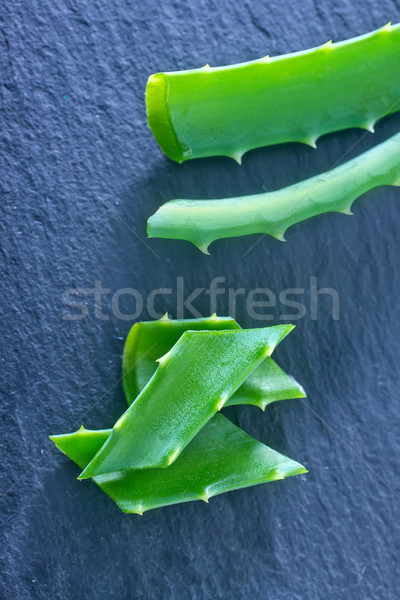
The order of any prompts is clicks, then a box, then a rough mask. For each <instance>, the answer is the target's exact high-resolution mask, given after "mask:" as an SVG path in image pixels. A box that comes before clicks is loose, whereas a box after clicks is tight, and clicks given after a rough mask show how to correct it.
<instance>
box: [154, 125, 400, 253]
mask: <svg viewBox="0 0 400 600" xmlns="http://www.w3.org/2000/svg"><path fill="white" fill-rule="evenodd" d="M380 185H395V186H398V185H400V133H398V134H396V135H394V136H393V137H391V138H390V139H388V140H386V141H385V142H383V143H382V144H379V145H378V146H375V147H374V148H372V149H371V150H368V151H367V152H364V153H363V154H361V155H360V156H357V157H356V158H353V159H352V160H350V161H348V162H347V163H344V164H343V165H340V166H338V167H336V168H334V169H332V170H330V171H327V172H326V173H322V174H321V175H316V176H315V177H311V178H310V179H306V180H304V181H300V182H299V183H296V184H294V185H290V186H288V187H286V188H282V189H280V190H277V191H275V192H266V193H262V194H254V195H252V196H239V197H236V198H224V199H222V200H171V201H170V202H167V203H166V204H164V205H163V206H161V208H159V210H158V211H157V212H156V213H155V214H154V215H153V216H152V217H150V219H149V221H148V227H147V233H148V236H149V237H162V238H171V239H181V240H187V241H189V242H192V243H193V244H194V245H195V246H197V247H198V248H199V249H200V250H201V251H202V252H204V253H206V254H208V246H209V245H210V244H211V243H212V242H213V241H215V240H218V239H222V238H229V237H234V236H241V235H248V234H253V233H265V234H269V235H271V236H273V237H275V238H277V239H279V240H282V241H284V233H285V231H286V229H287V228H288V227H290V226H291V225H294V224H295V223H299V222H301V221H304V220H305V219H308V218H310V217H314V216H316V215H320V214H322V213H325V212H341V213H344V214H346V215H351V214H352V213H351V210H350V207H351V205H352V204H353V202H354V200H356V199H357V198H358V197H359V196H361V195H362V194H364V193H365V192H367V191H368V190H371V189H372V188H375V187H378V186H380Z"/></svg>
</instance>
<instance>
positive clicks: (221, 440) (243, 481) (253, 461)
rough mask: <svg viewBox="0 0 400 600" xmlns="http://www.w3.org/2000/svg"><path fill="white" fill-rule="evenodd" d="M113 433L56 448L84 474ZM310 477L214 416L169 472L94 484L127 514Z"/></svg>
mask: <svg viewBox="0 0 400 600" xmlns="http://www.w3.org/2000/svg"><path fill="white" fill-rule="evenodd" d="M111 431H112V430H111V429H105V430H102V431H89V430H87V429H84V428H83V427H82V428H81V429H79V431H76V432H75V433H67V434H65V435H55V436H52V437H51V439H52V440H53V442H54V443H55V444H56V446H57V447H58V448H59V449H60V450H61V451H62V452H64V453H65V454H66V455H67V456H69V458H71V460H73V461H74V462H75V463H76V464H77V465H78V466H79V467H80V468H81V469H85V467H86V466H87V465H88V464H89V462H90V461H91V459H92V458H93V457H94V455H95V454H96V452H98V451H99V450H100V448H101V447H102V445H103V444H104V443H105V442H106V440H107V439H108V438H109V436H110V434H111ZM301 473H307V470H306V469H305V468H304V467H303V466H302V465H300V464H299V463H297V462H295V461H293V460H291V459H290V458H287V457H286V456H283V455H282V454H279V453H278V452H275V451H274V450H272V449H271V448H268V447H267V446H265V445H264V444H262V443H261V442H258V441H257V440H255V439H253V438H251V437H250V436H249V435H247V433H245V432H244V431H242V430H241V429H239V428H238V427H236V426H235V425H233V423H231V422H230V421H229V420H228V419H226V418H225V417H224V416H223V415H221V414H218V415H215V416H214V417H213V418H212V419H211V420H210V421H209V422H208V423H207V424H206V425H205V426H204V427H203V429H202V430H201V431H200V432H199V433H198V435H196V437H195V438H194V439H193V440H192V442H191V443H190V444H189V445H188V446H187V447H186V448H185V449H184V450H183V452H182V454H181V455H180V456H179V458H178V459H177V460H176V461H175V462H174V463H173V464H172V465H171V466H170V467H168V469H140V470H125V471H120V472H118V473H110V474H106V475H99V476H97V477H94V478H93V481H94V482H95V483H97V485H98V486H99V487H100V488H101V489H102V490H103V491H104V492H105V493H106V494H108V496H110V497H111V498H112V499H113V500H114V502H115V503H116V504H117V505H118V506H119V507H120V508H121V509H122V510H123V511H124V512H126V513H137V514H143V512H144V511H147V510H150V509H153V508H158V507H161V506H167V505H169V504H177V503H179V502H188V501H190V500H204V501H206V502H208V499H209V498H211V496H216V495H217V494H222V493H223V492H228V491H231V490H235V489H239V488H243V487H246V486H250V485H256V484H259V483H266V482H268V481H276V480H278V479H284V478H286V477H290V476H292V475H299V474H301Z"/></svg>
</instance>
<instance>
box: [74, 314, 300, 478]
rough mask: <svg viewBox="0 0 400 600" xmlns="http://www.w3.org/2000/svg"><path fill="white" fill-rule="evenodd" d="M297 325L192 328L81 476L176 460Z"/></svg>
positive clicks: (151, 465)
mask: <svg viewBox="0 0 400 600" xmlns="http://www.w3.org/2000/svg"><path fill="white" fill-rule="evenodd" d="M292 329H293V326H292V325H278V326H276V327H266V328H263V329H240V330H237V331H186V332H185V333H184V334H183V335H182V336H181V338H180V339H179V341H178V342H177V343H176V344H175V345H174V346H173V348H172V349H171V350H170V351H169V352H168V354H166V355H165V356H163V357H162V358H161V359H159V366H158V368H157V371H156V373H155V374H154V376H153V377H152V379H151V380H150V381H149V383H148V384H147V386H146V387H145V388H144V390H143V391H142V392H141V394H139V396H138V397H137V399H136V400H135V402H134V403H133V404H131V406H130V407H129V408H128V410H127V411H126V412H125V413H124V414H123V415H122V417H120V419H118V421H117V422H116V424H115V425H114V427H113V432H112V434H111V435H110V437H109V438H108V440H107V441H106V443H105V444H104V446H103V447H102V448H101V449H100V451H99V452H98V453H97V454H96V456H95V457H94V458H93V460H92V461H91V462H90V463H89V464H88V466H87V467H86V469H85V470H84V471H83V472H82V473H81V475H80V476H79V478H80V479H85V478H88V477H94V476H96V475H100V474H103V473H110V472H113V471H120V470H123V469H148V468H153V467H168V466H169V465H171V464H172V463H173V462H174V460H176V458H177V457H178V456H179V454H180V453H181V452H182V450H183V448H184V447H185V446H186V445H187V444H188V443H189V442H190V440H191V439H192V438H193V437H194V436H195V435H196V434H197V433H198V432H199V431H200V429H201V428H202V427H203V426H204V425H205V424H206V422H207V421H208V420H209V419H210V418H211V417H212V416H213V415H214V414H215V413H216V412H217V411H218V410H220V409H221V408H222V407H223V406H224V404H225V402H226V401H227V399H228V398H229V397H230V396H231V395H232V393H233V392H234V391H235V390H236V389H237V388H238V387H239V386H240V384H241V383H242V382H243V381H244V380H245V379H246V377H247V376H248V375H249V374H250V372H251V371H252V370H253V369H254V368H255V367H256V366H257V365H258V364H259V363H260V362H261V361H262V360H264V359H265V358H266V357H267V356H270V355H271V353H272V352H273V350H274V348H275V346H276V345H277V344H278V343H279V342H280V341H281V340H282V339H283V338H284V337H285V336H286V335H287V334H288V333H289V332H290V331H291V330H292Z"/></svg>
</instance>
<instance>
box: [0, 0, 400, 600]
mask: <svg viewBox="0 0 400 600" xmlns="http://www.w3.org/2000/svg"><path fill="white" fill-rule="evenodd" d="M390 19H391V20H392V21H393V22H396V21H399V20H400V4H399V2H398V0H383V1H381V2H379V3H378V2H375V1H372V0H368V1H364V2H361V1H360V0H352V1H351V2H350V1H345V0H335V1H328V0H318V2H313V1H311V0H303V1H302V2H293V1H290V2H286V3H282V2H278V1H277V0H273V1H272V2H268V3H267V2H249V1H246V2H241V3H233V2H228V1H225V0H219V1H218V2H217V1H213V0H204V1H203V0H201V1H197V2H195V1H191V2H177V1H174V2H164V3H161V2H155V1H153V2H149V1H146V0H142V1H141V2H135V1H132V0H120V1H115V0H107V1H105V0H96V1H95V2H90V3H85V2H80V3H78V2H76V1H75V0H65V1H64V2H61V3H59V2H50V1H49V0H41V1H40V2H39V1H38V0H31V2H29V3H28V2H21V0H15V1H14V2H12V3H8V6H7V7H5V6H3V11H2V24H1V40H0V42H1V71H0V72H1V76H0V77H1V83H2V86H1V90H2V111H1V119H2V125H1V129H0V139H1V163H2V175H1V179H0V185H1V189H2V202H1V210H2V218H1V246H2V257H1V260H2V263H3V269H4V271H3V275H2V277H1V306H2V309H3V312H2V319H1V324H0V326H1V340H2V359H1V360H2V385H1V388H2V389H1V391H2V399H1V404H0V411H1V426H2V432H1V437H0V447H1V472H2V475H1V490H2V496H1V501H0V505H1V506H0V510H1V532H2V538H1V544H0V549H1V550H0V553H1V565H0V572H1V588H0V597H1V598H4V599H9V598H13V599H14V598H21V599H26V598H34V599H47V598H51V599H56V598H57V599H75V598H79V599H81V598H85V599H86V598H87V599H92V598H93V599H95V600H100V599H103V598H104V599H107V600H108V599H109V598H129V599H135V600H136V599H137V600H139V599H146V600H147V599H153V598H155V599H162V600H169V599H174V600H178V599H188V598H193V599H203V598H207V599H208V598H213V599H224V600H225V599H226V600H235V599H244V598H245V599H257V600H264V599H265V598H268V599H269V600H275V599H276V600H282V599H286V598H287V599H290V600H294V599H296V598H299V599H300V598H301V599H304V598H306V599H320V598H323V599H334V598H335V599H336V598H346V599H347V598H351V599H355V600H358V599H374V600H377V599H394V598H398V597H399V594H400V590H399V584H398V570H399V538H400V535H399V493H400V485H399V468H398V463H399V456H400V446H399V439H400V424H399V417H398V415H399V397H398V388H399V384H398V381H399V376H398V360H399V352H400V345H399V337H400V336H399V334H400V331H399V319H398V311H399V295H398V294H399V286H400V274H399V267H400V258H399V257H400V238H399V236H398V220H399V218H400V213H399V210H400V209H399V199H400V198H399V190H398V189H395V188H385V189H380V190H375V191H374V192H372V193H369V194H368V197H367V198H364V199H363V200H361V201H359V202H357V204H356V206H355V212H356V216H355V217H352V218H348V217H345V216H343V215H325V216H322V217H319V218H316V219H313V220H311V221H308V222H307V223H304V224H301V225H298V226H296V227H294V228H292V229H291V230H290V231H289V233H288V240H289V241H288V243H287V244H281V243H279V242H277V241H275V240H273V239H272V238H265V239H263V240H262V241H261V242H259V243H258V244H257V245H256V246H255V247H254V248H253V249H252V250H251V251H250V252H248V253H247V254H246V255H245V256H243V255H244V254H245V253H246V251H247V250H248V249H249V248H250V247H251V245H252V244H253V243H254V242H255V241H256V239H257V238H242V239H239V240H228V241H224V242H219V243H216V244H215V245H214V246H213V247H212V256H211V257H206V256H203V255H201V254H200V253H199V252H198V251H197V250H196V249H195V248H194V247H191V246H190V245H189V244H186V243H183V242H182V243H179V242H176V243H175V242H170V241H158V240H154V241H151V243H149V244H148V246H147V245H146V244H145V243H143V241H142V240H143V239H144V237H145V233H144V232H145V222H146V218H147V217H148V216H149V215H150V214H152V213H153V212H154V211H155V210H156V208H157V207H158V206H159V205H160V204H161V203H162V202H163V201H166V200H168V199H170V198H172V197H174V196H181V197H182V196H183V197H185V196H186V197H190V196H198V197H201V196H204V197H207V196H209V197H213V196H224V195H229V194H238V193H247V192H256V191H259V190H261V189H263V188H264V187H265V188H269V189H272V188H276V187H279V186H282V185H286V184H288V183H291V182H294V181H297V180H298V179H300V178H303V177H306V176H309V175H312V174H315V173H318V172H320V171H321V170H323V169H326V168H328V167H330V166H331V165H332V163H333V162H334V161H336V160H337V159H338V158H339V157H341V156H342V155H343V153H344V152H345V151H347V150H349V154H348V156H351V155H356V154H357V153H359V152H361V151H362V150H364V149H366V148H369V147H371V146H372V145H374V144H375V143H377V142H379V141H382V140H384V139H386V138H387V137H388V136H389V135H391V134H393V133H395V132H396V131H398V130H399V128H400V117H399V116H398V115H397V116H393V117H391V118H387V119H385V120H384V121H383V122H381V123H380V124H379V125H378V127H377V132H376V134H375V135H374V136H372V135H370V134H367V135H365V136H362V133H361V132H360V131H356V130H353V131H348V132H342V133H338V134H334V135H330V136H326V137H325V138H324V139H322V140H321V141H320V143H319V149H318V150H317V151H313V150H312V149H310V148H307V147H305V146H304V147H303V146H300V145H294V144H293V145H287V146H281V147H277V148H269V149H263V150H259V151H256V152H252V153H250V154H248V155H246V157H245V158H244V164H243V166H242V167H239V166H238V165H236V164H235V163H233V161H230V160H228V159H214V160H201V161H197V162H193V163H186V164H184V165H183V166H179V165H176V164H173V163H172V162H170V161H168V159H166V158H165V157H164V156H163V155H162V154H161V153H160V152H159V150H158V148H157V146H156V144H155V142H154V140H153V139H152V136H151V134H150V132H149V131H148V129H147V127H146V123H145V111H144V102H143V92H144V87H145V83H146V79H147V76H148V75H149V74H150V73H152V72H154V71H157V70H169V69H181V68H189V67H199V66H202V65H204V64H205V63H207V62H209V63H210V64H212V65H219V64H224V63H225V64H226V63H232V62H237V61H244V60H250V59H253V58H257V57H259V56H261V55H264V54H266V53H267V52H269V53H270V54H275V55H276V54H279V53H284V52H288V51H294V50H299V49H302V48H307V47H311V46H314V45H318V44H321V43H323V42H326V41H327V40H328V39H330V38H333V39H334V40H339V39H345V38H348V37H351V36H354V35H358V34H362V33H365V32H367V31H370V30H373V29H375V28H377V27H379V26H382V25H384V24H385V23H386V22H387V21H389V20H390ZM394 75H395V74H394ZM396 76H397V74H396ZM355 143H356V146H353V144H355ZM155 253H156V254H155ZM181 276H182V277H184V284H185V293H186V294H189V293H190V292H192V291H193V290H194V289H195V288H196V287H197V286H200V287H208V286H209V285H210V282H211V280H212V279H213V278H214V277H225V278H226V284H225V285H226V288H229V287H231V288H235V289H239V288H245V289H246V291H247V292H248V291H250V290H252V289H254V288H269V289H270V290H272V291H273V292H274V293H275V294H277V295H278V294H279V293H280V292H281V291H282V290H284V289H285V288H304V290H305V292H304V297H303V299H304V301H305V305H306V308H307V314H306V316H305V317H304V318H302V319H301V320H298V321H297V325H298V327H297V330H296V331H295V332H294V333H293V334H292V336H291V338H290V339H288V340H286V341H285V342H284V344H283V345H282V347H281V348H279V351H278V353H277V355H278V358H279V361H280V363H281V364H282V366H284V367H285V368H286V369H287V370H288V371H290V372H291V373H293V374H294V375H295V376H297V377H298V378H299V379H300V380H301V381H302V383H303V384H304V386H305V387H306V388H307V390H308V392H309V398H308V399H307V401H306V402H305V403H301V402H299V401H288V402H286V403H281V404H280V405H275V406H272V407H270V409H268V410H267V412H266V414H265V415H262V414H261V413H260V412H259V411H258V410H256V409H251V408H240V409H236V410H232V411H231V413H230V416H231V417H232V418H233V419H234V420H235V421H236V422H238V423H239V424H240V425H241V426H243V427H244V428H246V429H247V430H248V431H249V432H250V433H252V434H253V435H255V436H256V437H258V438H259V439H260V440H262V441H265V442H267V443H269V444H270V445H271V446H273V447H274V448H276V449H278V450H280V451H282V452H285V453H287V454H289V455H290V456H292V457H293V458H296V459H298V460H300V461H302V462H304V464H306V465H307V467H308V468H309V471H310V472H309V475H307V476H303V477H297V478H293V479H290V480H287V481H284V482H277V483H274V484H270V485H266V486H259V487H256V488H252V489H248V490H243V491H239V492H235V493H232V494H227V495H225V496H220V497H217V498H215V499H212V500H211V502H210V504H209V505H206V504H203V503H191V504H187V505H181V506H173V507H169V508H166V509H162V510H157V511H153V512H149V513H147V514H145V515H144V516H143V517H137V516H127V515H124V514H122V513H121V512H120V511H119V510H118V508H117V507H115V506H114V504H113V503H112V502H111V501H110V500H109V499H108V498H107V497H106V496H105V495H103V494H102V492H101V491H100V490H99V489H97V488H96V487H95V486H94V485H92V484H90V483H89V482H78V481H76V479H75V477H76V476H77V474H78V471H77V469H76V468H75V467H74V465H72V464H70V463H69V461H68V460H67V459H66V458H64V457H63V456H62V455H61V454H60V453H58V452H57V451H56V450H55V449H54V448H53V447H52V445H51V443H50V441H49V440H48V438H47V436H48V434H50V433H58V432H64V431H69V430H71V429H73V428H74V427H76V426H77V425H78V424H80V423H81V421H83V422H84V424H85V425H86V426H87V427H102V426H110V425H112V423H113V421H114V420H115V419H116V418H117V417H118V416H119V414H120V413H121V411H122V410H123V409H124V399H123V395H122V390H121V385H120V382H118V380H119V377H120V369H121V352H122V347H123V341H124V338H125V336H126V334H127V332H128V330H129V327H130V326H131V324H132V319H130V318H129V317H128V319H127V320H123V319H121V318H118V315H115V314H112V306H111V299H112V295H113V294H114V293H115V292H116V290H118V289H120V288H135V289H136V290H138V292H140V293H141V294H142V295H143V296H144V297H147V295H148V294H149V293H150V292H151V291H152V290H153V289H155V288H173V292H172V293H171V294H170V295H165V296H164V297H159V298H158V300H157V303H156V306H157V310H158V311H159V312H160V313H162V312H165V311H166V310H169V311H170V313H171V315H172V316H175V315H176V313H177V310H178V308H179V307H177V291H176V282H177V277H181ZM311 276H313V277H317V278H318V286H319V287H330V288H333V289H335V290H336V291H337V293H338V294H339V298H340V315H339V320H335V319H333V317H332V307H331V301H330V298H329V297H328V296H325V297H323V296H321V297H320V299H319V308H318V318H317V319H312V318H311V315H310V310H309V301H310V291H309V288H310V277H311ZM95 280H99V281H101V282H102V285H103V287H104V288H109V290H110V292H109V293H108V294H107V295H104V297H103V299H102V305H103V306H102V311H103V312H102V313H101V314H103V315H104V317H103V318H99V310H97V313H98V314H97V317H96V316H95V314H94V311H95V302H94V298H93V296H90V295H86V296H85V297H84V298H85V300H86V303H87V306H88V316H87V317H86V318H85V319H83V320H79V321H70V320H65V319H64V320H63V314H64V315H65V314H67V315H68V314H69V315H70V314H72V312H74V311H72V310H71V309H69V308H68V307H65V306H63V303H62V294H63V292H64V291H65V290H66V289H68V288H71V287H72V288H74V287H79V288H92V287H93V285H94V282H95ZM81 296H82V293H81ZM78 299H80V298H78ZM209 300H210V299H209V296H206V295H205V294H204V293H202V294H201V295H199V297H198V298H197V300H196V306H197V309H198V311H199V312H200V313H202V314H208V313H209V310H210V306H209ZM124 302H125V304H124V303H123V302H122V303H121V310H122V309H123V310H124V311H125V312H127V311H130V312H133V310H134V302H133V297H131V298H130V299H129V298H127V297H126V296H125V298H124ZM282 308H283V310H284V312H285V311H286V312H287V309H285V308H284V307H282V306H280V304H279V302H278V304H277V306H276V308H275V309H269V313H270V315H273V319H274V321H275V322H279V320H281V314H282ZM98 309H99V307H98ZM228 310H229V308H228V292H226V293H224V294H221V295H220V296H219V297H218V312H219V313H220V314H226V313H227V312H228ZM291 310H293V309H291ZM114 313H115V311H114ZM186 316H189V314H188V312H186ZM237 316H238V317H239V318H240V320H241V322H242V323H243V325H247V326H255V325H267V324H269V323H271V322H272V321H270V320H267V319H265V318H263V319H262V320H256V319H254V318H251V316H250V315H249V314H248V312H247V310H246V306H245V303H244V301H243V296H242V297H240V296H238V303H237ZM141 317H142V318H147V317H148V312H147V310H146V309H144V310H143V311H142V313H141ZM283 320H290V319H287V318H286V319H283Z"/></svg>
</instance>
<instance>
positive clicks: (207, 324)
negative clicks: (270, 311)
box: [122, 315, 240, 404]
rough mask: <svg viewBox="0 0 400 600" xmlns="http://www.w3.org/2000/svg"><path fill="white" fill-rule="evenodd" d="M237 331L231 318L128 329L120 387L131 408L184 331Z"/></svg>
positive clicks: (142, 324)
mask: <svg viewBox="0 0 400 600" xmlns="http://www.w3.org/2000/svg"><path fill="white" fill-rule="evenodd" d="M217 329H240V327H239V325H238V324H237V323H236V321H234V319H232V318H231V317H217V316H216V315H213V316H211V317H206V318H201V319H176V320H175V319H174V320H172V319H169V318H168V315H164V317H162V318H161V319H158V320H156V321H140V322H138V323H135V325H133V327H132V328H131V330H130V332H129V334H128V337H127V338H126V341H125V346H124V352H123V357H122V373H123V387H124V391H125V395H126V399H127V402H128V404H131V403H132V402H133V401H134V400H135V399H136V397H137V396H138V395H139V393H140V392H141V391H142V389H143V388H144V387H145V386H146V385H147V383H148V382H149V380H150V379H151V378H152V376H153V375H154V373H155V371H156V369H157V365H158V363H157V360H158V359H159V358H160V356H164V354H167V352H169V351H170V350H171V348H172V346H174V344H176V342H177V341H178V340H179V338H180V337H181V335H182V334H184V333H185V331H187V330H192V331H196V330H217Z"/></svg>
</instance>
